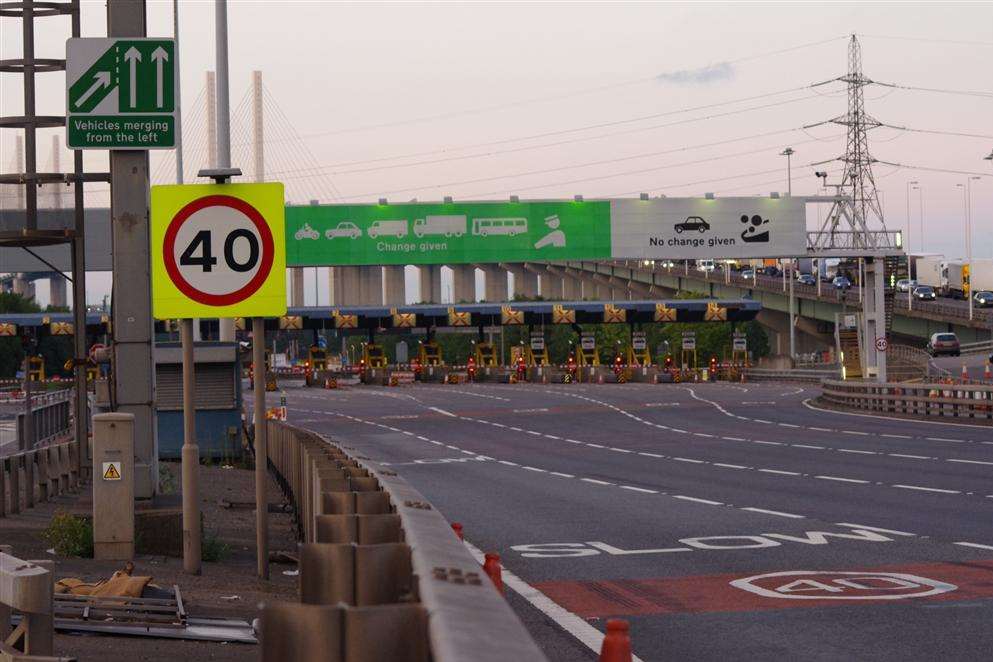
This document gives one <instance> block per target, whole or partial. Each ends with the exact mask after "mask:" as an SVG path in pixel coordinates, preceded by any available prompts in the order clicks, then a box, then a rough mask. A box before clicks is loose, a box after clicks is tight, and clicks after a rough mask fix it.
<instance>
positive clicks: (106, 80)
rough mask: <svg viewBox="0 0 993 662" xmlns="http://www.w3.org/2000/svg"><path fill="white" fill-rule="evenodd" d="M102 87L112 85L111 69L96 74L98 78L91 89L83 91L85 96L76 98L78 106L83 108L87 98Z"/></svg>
mask: <svg viewBox="0 0 993 662" xmlns="http://www.w3.org/2000/svg"><path fill="white" fill-rule="evenodd" d="M101 87H110V72H109V71H99V72H97V75H96V80H95V81H94V82H93V85H91V86H90V89H88V90H86V92H84V93H83V96H81V97H79V99H77V100H76V108H81V107H82V106H83V104H84V103H86V100H87V99H89V98H90V97H91V96H93V94H94V92H96V91H97V90H99V89H100V88H101Z"/></svg>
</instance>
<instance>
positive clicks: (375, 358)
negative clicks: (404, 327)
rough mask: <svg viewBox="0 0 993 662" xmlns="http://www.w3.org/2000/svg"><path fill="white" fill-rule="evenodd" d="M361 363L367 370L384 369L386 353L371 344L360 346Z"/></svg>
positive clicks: (378, 346) (379, 347)
mask: <svg viewBox="0 0 993 662" xmlns="http://www.w3.org/2000/svg"><path fill="white" fill-rule="evenodd" d="M362 361H363V363H364V364H365V366H366V367H367V368H373V369H379V368H385V367H386V352H385V351H383V346H382V345H377V344H375V343H371V342H367V343H365V344H364V345H362Z"/></svg>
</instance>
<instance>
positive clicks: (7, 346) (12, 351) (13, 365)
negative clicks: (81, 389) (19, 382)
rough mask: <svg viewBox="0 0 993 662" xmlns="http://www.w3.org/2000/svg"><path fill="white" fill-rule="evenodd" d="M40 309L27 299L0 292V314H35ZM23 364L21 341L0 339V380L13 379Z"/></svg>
mask: <svg viewBox="0 0 993 662" xmlns="http://www.w3.org/2000/svg"><path fill="white" fill-rule="evenodd" d="M40 311H41V308H39V307H38V304H36V303H35V302H34V300H33V299H29V298H26V297H23V296H21V295H20V294H14V293H13V292H0V313H37V312H40ZM23 363H24V346H23V344H22V342H21V339H20V338H18V337H13V338H0V379H13V378H14V377H15V376H16V375H17V371H18V370H19V369H20V368H21V365H22V364H23Z"/></svg>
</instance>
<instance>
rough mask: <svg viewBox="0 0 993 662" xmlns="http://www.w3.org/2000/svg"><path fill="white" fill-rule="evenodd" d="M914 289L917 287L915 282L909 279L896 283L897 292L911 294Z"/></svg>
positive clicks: (902, 279)
mask: <svg viewBox="0 0 993 662" xmlns="http://www.w3.org/2000/svg"><path fill="white" fill-rule="evenodd" d="M915 287H917V281H916V280H910V279H909V278H901V279H900V280H898V281H897V282H896V291H897V292H913V291H914V288H915Z"/></svg>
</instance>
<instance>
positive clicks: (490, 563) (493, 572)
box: [483, 552, 503, 595]
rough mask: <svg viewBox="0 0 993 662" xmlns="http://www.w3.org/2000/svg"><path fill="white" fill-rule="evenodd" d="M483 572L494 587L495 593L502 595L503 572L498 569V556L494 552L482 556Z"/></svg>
mask: <svg viewBox="0 0 993 662" xmlns="http://www.w3.org/2000/svg"><path fill="white" fill-rule="evenodd" d="M484 558H485V559H486V560H485V561H483V572H485V573H486V574H487V575H489V577H490V579H491V580H492V581H493V585H494V586H495V587H496V590H497V592H498V593H499V594H500V595H503V571H502V569H501V568H500V555H499V554H496V553H494V552H487V553H486V554H485V555H484Z"/></svg>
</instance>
